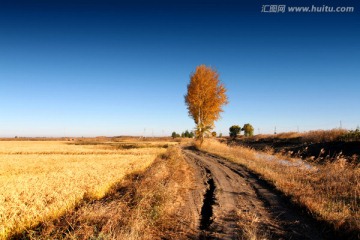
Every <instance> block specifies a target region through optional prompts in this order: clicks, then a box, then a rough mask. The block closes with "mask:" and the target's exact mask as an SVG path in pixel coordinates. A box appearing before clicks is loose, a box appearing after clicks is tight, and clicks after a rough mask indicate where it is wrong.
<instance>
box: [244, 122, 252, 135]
mask: <svg viewBox="0 0 360 240" xmlns="http://www.w3.org/2000/svg"><path fill="white" fill-rule="evenodd" d="M242 130H243V131H244V135H245V137H251V136H253V135H254V127H253V126H252V125H251V124H250V123H246V124H244V127H243V128H242Z"/></svg>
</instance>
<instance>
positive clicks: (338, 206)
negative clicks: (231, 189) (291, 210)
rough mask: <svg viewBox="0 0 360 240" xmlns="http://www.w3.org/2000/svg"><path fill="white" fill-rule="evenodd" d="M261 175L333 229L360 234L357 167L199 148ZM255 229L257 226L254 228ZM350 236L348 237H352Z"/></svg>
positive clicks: (217, 146) (212, 144)
mask: <svg viewBox="0 0 360 240" xmlns="http://www.w3.org/2000/svg"><path fill="white" fill-rule="evenodd" d="M201 150H204V151H207V152H209V153H212V154H216V155H219V156H222V157H225V158H227V159H229V160H230V161H233V162H236V163H238V164H241V165H243V166H245V167H247V168H248V169H250V170H252V171H254V172H256V173H258V174H260V175H261V176H262V177H263V178H264V179H266V180H268V181H269V182H271V183H272V184H273V185H274V186H275V187H276V188H277V189H278V190H280V191H281V192H283V193H284V194H285V195H287V196H290V197H291V199H292V200H293V201H294V202H295V203H297V204H299V205H300V206H304V207H305V208H307V209H308V211H309V212H310V213H311V214H312V215H313V216H315V217H316V218H317V219H319V220H321V221H325V222H328V223H330V224H331V225H332V226H333V227H334V228H335V229H337V230H341V231H344V232H345V233H349V234H353V235H354V236H355V235H356V236H355V238H356V237H360V236H359V232H360V220H359V219H360V166H359V165H355V164H351V163H348V162H346V160H344V159H339V160H337V161H335V162H333V163H325V164H322V165H311V167H309V166H310V165H302V166H297V165H292V164H284V162H281V161H276V160H269V159H267V158H264V157H261V155H259V154H257V153H256V151H254V150H252V149H250V148H246V147H241V146H228V145H225V144H222V143H219V142H218V141H215V140H211V139H208V140H207V141H206V142H205V143H204V144H203V145H202V147H201ZM255 225H256V224H255ZM353 235H351V236H353Z"/></svg>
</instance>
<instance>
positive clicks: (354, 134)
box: [339, 127, 360, 141]
mask: <svg viewBox="0 0 360 240" xmlns="http://www.w3.org/2000/svg"><path fill="white" fill-rule="evenodd" d="M339 139H340V140H342V141H360V128H359V127H357V128H356V130H354V131H351V130H350V131H349V132H347V133H345V134H343V135H342V136H340V138H339Z"/></svg>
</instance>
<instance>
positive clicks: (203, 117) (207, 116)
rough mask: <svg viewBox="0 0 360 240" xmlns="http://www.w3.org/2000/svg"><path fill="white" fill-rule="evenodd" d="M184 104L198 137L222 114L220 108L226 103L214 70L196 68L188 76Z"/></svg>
mask: <svg viewBox="0 0 360 240" xmlns="http://www.w3.org/2000/svg"><path fill="white" fill-rule="evenodd" d="M185 103H186V105H187V107H188V111H189V115H190V116H191V117H192V118H193V119H194V121H195V123H196V125H197V128H198V133H199V135H200V136H203V134H204V133H205V132H206V131H203V129H209V128H212V127H213V125H214V122H215V121H216V120H218V119H219V118H220V113H221V112H223V110H222V106H223V105H225V104H227V103H228V99H227V96H226V88H225V86H224V84H222V83H221V82H220V80H219V74H218V73H217V72H216V70H214V69H212V68H211V67H207V66H205V65H200V66H198V67H197V68H196V71H195V73H193V74H192V75H191V76H190V83H189V84H188V92H187V95H185Z"/></svg>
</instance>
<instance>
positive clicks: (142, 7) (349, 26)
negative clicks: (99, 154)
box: [0, 0, 360, 137]
mask: <svg viewBox="0 0 360 240" xmlns="http://www.w3.org/2000/svg"><path fill="white" fill-rule="evenodd" d="M266 3H267V4H268V3H270V4H275V3H276V4H278V3H282V4H288V5H290V4H292V5H294V6H303V5H304V6H307V5H309V4H310V5H311V4H318V5H320V6H322V5H323V4H327V5H330V6H333V5H334V6H339V5H340V6H343V5H344V6H355V12H354V13H307V14H306V13H297V14H296V13H278V14H271V13H261V12H260V11H261V6H262V5H263V4H266ZM358 5H359V1H348V0H346V1H345V0H338V1H337V2H334V1H331V0H328V1H321V0H313V1H307V0H303V1H294V0H288V1H284V0H282V1H281V0H271V1H265V0H256V1H255V0H248V1H232V0H224V1H220V0H218V1H217V0H208V1H205V0H204V1H202V0H198V1H178V0H175V1H139V0H137V1H136V0H135V1H127V2H124V1H109V0H105V1H100V0H98V1H97V0H89V1H85V0H83V1H82V0H74V1H68V0H62V1H60V0H51V1H46V0H28V1H18V0H13V1H3V0H2V1H0V136H1V137H14V136H15V135H17V136H64V135H66V136H98V135H107V136H114V135H142V134H143V133H144V132H145V134H146V135H147V136H151V135H153V134H154V135H163V134H165V135H169V134H171V132H172V131H177V132H181V131H184V130H186V129H189V130H191V129H192V128H193V127H194V122H193V120H192V119H191V118H190V117H188V114H187V109H186V106H185V104H184V95H185V94H186V86H187V84H188V82H189V75H190V74H191V72H193V71H194V70H195V67H196V66H197V65H199V64H206V65H210V66H213V67H215V68H216V69H217V70H218V71H219V73H220V77H221V80H222V81H223V82H224V83H225V85H226V87H227V89H228V96H229V102H230V103H229V104H228V105H227V106H226V107H225V108H224V110H225V112H224V113H223V114H222V119H221V120H219V121H218V122H216V129H215V130H216V131H217V132H222V133H223V134H224V135H227V134H228V129H229V127H230V126H231V125H233V124H238V125H243V124H244V123H248V122H249V123H251V124H252V125H253V126H254V128H255V130H256V131H255V133H258V129H259V130H260V132H261V133H272V132H273V131H274V126H277V131H278V132H283V131H296V130H297V128H298V127H299V130H300V131H306V130H312V129H331V128H335V127H339V124H340V121H342V125H343V127H345V128H348V129H354V128H356V126H357V125H358V124H360V111H359V103H360V94H359V90H360V78H359V77H360V7H359V6H358ZM356 7H358V8H356Z"/></svg>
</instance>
